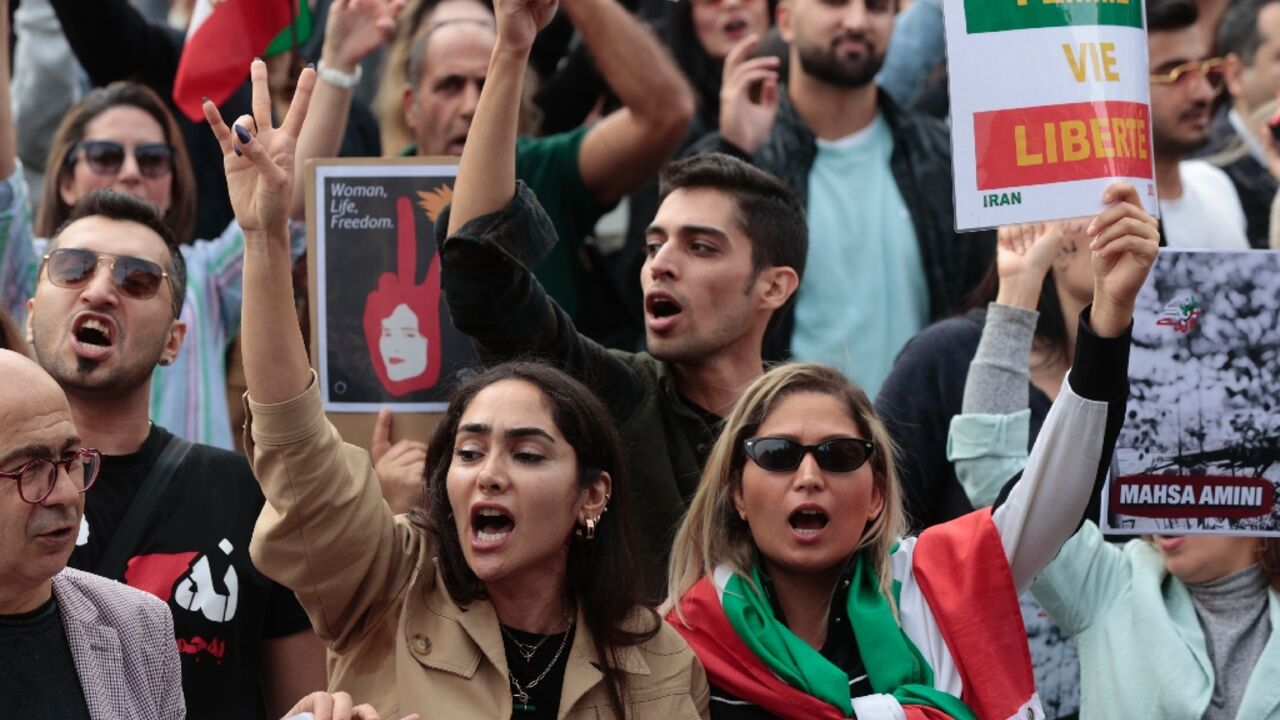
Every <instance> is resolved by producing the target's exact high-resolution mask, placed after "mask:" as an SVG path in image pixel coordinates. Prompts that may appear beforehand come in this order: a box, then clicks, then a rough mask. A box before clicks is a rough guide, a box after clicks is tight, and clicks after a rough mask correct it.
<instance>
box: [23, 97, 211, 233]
mask: <svg viewBox="0 0 1280 720" xmlns="http://www.w3.org/2000/svg"><path fill="white" fill-rule="evenodd" d="M120 106H128V107H135V108H138V109H139V110H141V111H143V112H145V113H147V114H148V115H150V116H151V117H153V118H155V121H156V122H157V123H159V124H160V127H161V128H163V129H164V138H165V142H167V143H169V144H170V145H172V146H173V174H172V176H171V179H172V182H173V189H172V191H171V193H172V194H171V196H170V198H171V199H170V203H169V209H168V210H167V211H166V212H165V213H164V222H165V224H166V225H168V226H169V227H170V228H172V230H173V233H172V234H173V235H174V236H175V237H177V238H178V241H179V242H184V243H185V242H190V241H191V240H192V238H193V237H194V236H195V228H196V179H195V175H194V174H193V173H192V170H191V158H190V157H189V156H188V155H187V147H186V145H185V144H184V143H183V141H182V133H181V132H180V131H179V130H178V123H177V121H175V120H174V119H173V114H172V113H170V112H169V109H168V108H167V107H165V104H164V101H163V100H161V99H160V96H159V95H156V94H155V93H154V92H152V91H151V89H150V88H148V87H146V86H145V85H140V84H138V83H135V82H129V81H127V80H121V81H119V82H113V83H111V84H110V85H108V86H106V87H104V88H98V89H96V90H94V91H93V92H90V93H89V94H88V95H86V96H84V99H83V100H81V101H80V102H78V103H76V104H75V105H73V106H72V107H71V110H70V111H69V112H68V113H67V115H66V117H64V118H63V119H62V124H60V125H59V126H58V130H57V132H55V133H54V135H53V142H52V144H51V145H50V147H49V160H48V164H47V166H46V168H45V178H44V193H43V196H42V199H41V201H40V215H39V217H38V218H37V219H36V233H37V234H39V235H43V236H44V237H50V236H52V235H53V232H54V230H55V229H56V228H58V227H59V226H61V225H62V224H63V223H65V222H66V219H67V215H68V214H69V213H70V212H71V206H70V205H68V204H67V203H66V202H64V201H63V200H62V193H61V192H60V191H59V188H60V187H61V185H62V181H63V180H65V179H66V178H68V177H69V176H70V175H71V174H72V173H73V172H74V171H75V153H76V151H77V149H78V147H79V145H80V141H82V140H84V133H85V128H86V127H87V126H88V124H89V123H90V122H92V121H93V119H94V118H96V117H98V116H99V115H101V114H102V113H104V112H106V111H108V110H111V109H113V108H117V107H120Z"/></svg>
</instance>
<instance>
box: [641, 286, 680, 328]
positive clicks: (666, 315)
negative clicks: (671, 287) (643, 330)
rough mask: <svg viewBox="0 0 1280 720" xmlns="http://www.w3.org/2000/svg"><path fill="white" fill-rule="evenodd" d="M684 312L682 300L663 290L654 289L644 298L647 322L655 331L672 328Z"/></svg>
mask: <svg viewBox="0 0 1280 720" xmlns="http://www.w3.org/2000/svg"><path fill="white" fill-rule="evenodd" d="M683 312H684V307H683V306H682V305H681V304H680V301H679V300H676V298H675V296H674V295H672V294H671V293H668V292H665V291H663V290H654V291H653V292H650V293H649V294H648V295H646V296H645V298H644V314H645V324H646V325H647V326H648V327H649V329H650V330H652V331H654V332H665V331H667V330H670V329H671V327H672V326H673V325H675V324H676V322H677V321H678V320H679V318H680V315H681V314H682V313H683Z"/></svg>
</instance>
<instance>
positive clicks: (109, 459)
mask: <svg viewBox="0 0 1280 720" xmlns="http://www.w3.org/2000/svg"><path fill="white" fill-rule="evenodd" d="M170 437H171V434H170V433H169V432H168V431H167V430H164V429H163V428H160V427H157V426H152V428H151V433H150V434H149V435H148V436H147V439H146V442H144V443H143V444H142V447H141V448H140V449H139V450H138V452H136V453H133V454H131V455H119V456H105V457H103V459H102V471H101V474H100V475H99V476H98V481H97V483H96V484H95V485H94V486H93V487H92V488H90V490H89V492H88V493H86V495H85V511H84V517H85V521H84V522H83V523H82V524H81V526H80V537H79V539H78V540H77V541H76V549H75V552H73V553H72V555H71V561H70V563H68V564H69V565H70V566H71V567H74V568H77V569H80V570H85V571H88V572H95V571H96V570H97V569H98V564H99V563H100V562H101V560H102V556H103V554H104V553H105V552H106V549H107V546H108V544H109V543H110V541H111V538H112V536H113V535H114V534H115V532H116V530H117V529H118V528H119V527H120V523H121V521H122V520H123V519H124V515H125V512H126V511H127V510H128V509H129V505H130V504H131V503H132V502H133V500H134V498H135V496H136V495H137V494H138V489H139V488H140V487H141V486H142V483H143V481H144V480H145V479H146V477H147V474H148V472H150V470H151V467H152V465H154V464H155V462H156V460H157V459H158V458H159V456H160V453H161V451H163V450H164V447H165V444H166V443H168V441H169V438H170ZM263 502H264V501H263V497H262V490H261V488H259V487H258V483H257V481H256V480H254V477H253V473H252V471H251V470H250V469H249V463H248V461H247V460H246V459H245V458H244V456H243V455H239V454H236V453H232V452H228V451H226V450H220V449H218V448H213V447H209V446H207V445H195V446H193V447H192V448H191V451H190V452H189V453H188V454H187V456H186V458H185V459H183V461H182V464H181V465H179V466H178V468H177V470H176V471H175V472H174V475H173V479H172V480H171V481H170V483H169V485H168V486H167V487H166V488H165V490H164V494H163V495H162V496H161V498H160V501H159V502H158V503H157V505H156V508H155V512H154V513H153V515H152V517H151V519H150V522H149V523H148V527H147V530H146V531H145V532H144V533H143V535H142V537H141V539H140V540H139V542H138V545H137V547H134V548H132V549H131V550H130V552H129V560H128V563H127V568H126V569H125V571H124V577H116V578H113V579H115V580H120V581H122V582H125V583H127V584H129V585H131V586H133V587H135V588H138V589H140V590H145V591H147V592H149V593H151V594H153V595H155V596H157V597H159V598H160V599H161V600H164V601H166V602H168V603H169V609H170V610H171V611H172V612H173V626H174V632H175V634H176V635H177V643H178V654H179V656H180V657H181V658H182V689H183V694H184V695H185V697H186V703H187V716H188V717H189V718H192V719H193V720H200V719H201V718H220V719H221V718H265V717H266V713H265V708H264V707H263V702H262V691H261V686H260V679H261V678H260V676H261V667H262V642H263V640H270V639H272V638H279V637H285V636H288V635H292V634H294V633H297V632H299V631H301V630H306V629H309V628H310V623H309V622H308V620H307V616H306V613H304V612H303V610H302V607H301V606H300V605H299V604H298V601H297V599H296V598H295V597H294V595H293V593H292V592H290V591H289V590H288V589H287V588H285V587H283V586H281V585H279V584H277V583H275V582H273V581H271V580H269V579H268V578H267V577H265V576H264V575H262V574H261V573H259V572H258V571H257V569H255V568H254V567H253V564H252V562H251V560H250V559H249V539H250V538H251V537H252V536H253V526H254V523H255V522H256V521H257V519H258V512H259V511H260V510H261V509H262V505H263Z"/></svg>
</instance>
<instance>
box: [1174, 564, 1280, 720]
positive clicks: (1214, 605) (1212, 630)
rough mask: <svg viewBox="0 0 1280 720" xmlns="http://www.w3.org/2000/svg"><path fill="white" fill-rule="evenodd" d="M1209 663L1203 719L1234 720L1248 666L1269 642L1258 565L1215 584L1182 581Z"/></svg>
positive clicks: (1264, 587) (1249, 672)
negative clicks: (1210, 692) (1208, 698)
mask: <svg viewBox="0 0 1280 720" xmlns="http://www.w3.org/2000/svg"><path fill="white" fill-rule="evenodd" d="M1187 589H1188V590H1190V591H1191V601H1192V602H1193V603H1195V606H1196V616H1197V617H1199V618H1200V627H1201V629H1203V630H1204V637H1205V645H1206V646H1207V649H1208V651H1209V662H1210V664H1212V665H1213V699H1212V700H1211V701H1210V702H1209V708H1208V709H1207V710H1205V713H1204V720H1235V718H1236V714H1237V712H1238V711H1239V709H1240V701H1241V699H1243V698H1244V690H1245V686H1246V685H1248V684H1249V678H1250V677H1251V676H1252V675H1253V667H1254V666H1255V665H1257V664H1258V658H1259V657H1262V650H1263V648H1265V647H1266V645H1267V640H1269V639H1270V638H1271V618H1270V616H1269V615H1268V612H1267V610H1268V606H1267V579H1266V577H1265V576H1263V574H1262V569H1261V568H1260V567H1259V566H1258V565H1250V566H1249V567H1247V568H1245V569H1244V570H1241V571H1239V572H1236V573H1233V574H1231V575H1228V576H1226V577H1223V578H1218V579H1217V580H1211V581H1209V582H1206V583H1200V584H1198V585H1193V584H1191V583H1187Z"/></svg>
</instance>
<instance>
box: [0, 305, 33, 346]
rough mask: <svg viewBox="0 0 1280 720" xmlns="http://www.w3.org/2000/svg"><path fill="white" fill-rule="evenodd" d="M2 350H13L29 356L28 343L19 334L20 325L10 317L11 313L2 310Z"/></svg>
mask: <svg viewBox="0 0 1280 720" xmlns="http://www.w3.org/2000/svg"><path fill="white" fill-rule="evenodd" d="M0 350H12V351H14V352H18V353H22V354H23V355H26V354H27V343H26V341H25V340H23V338H22V335H21V334H20V333H19V332H18V325H17V323H15V322H14V321H13V318H11V317H9V313H7V312H5V311H4V308H0Z"/></svg>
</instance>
